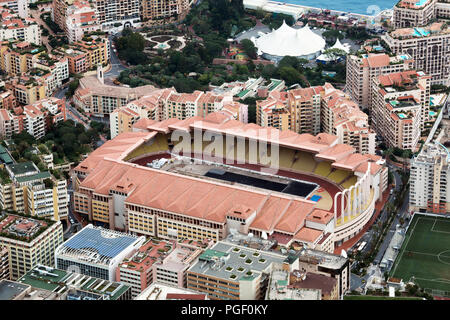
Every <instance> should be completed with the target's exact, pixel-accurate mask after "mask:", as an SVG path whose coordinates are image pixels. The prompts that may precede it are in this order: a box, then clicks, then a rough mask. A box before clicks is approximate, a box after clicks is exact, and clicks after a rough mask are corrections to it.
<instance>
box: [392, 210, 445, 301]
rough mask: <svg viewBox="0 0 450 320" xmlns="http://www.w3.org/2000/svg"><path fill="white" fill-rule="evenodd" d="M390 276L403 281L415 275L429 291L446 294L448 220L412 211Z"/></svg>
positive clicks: (420, 283) (418, 281)
mask: <svg viewBox="0 0 450 320" xmlns="http://www.w3.org/2000/svg"><path fill="white" fill-rule="evenodd" d="M391 276H392V277H395V278H401V279H403V281H405V282H406V281H409V280H410V279H411V277H413V276H414V279H415V282H416V283H417V284H419V286H420V287H422V288H424V289H428V290H427V291H431V292H430V293H432V294H436V295H449V294H450V219H446V218H440V217H439V218H437V217H433V216H426V215H418V214H415V215H414V218H413V220H412V221H411V225H410V226H409V229H408V232H407V234H406V237H405V241H404V242H403V245H402V247H401V249H400V253H399V255H398V256H397V259H396V261H395V264H394V266H393V267H392V269H391ZM440 291H445V292H440ZM440 293H441V294H440Z"/></svg>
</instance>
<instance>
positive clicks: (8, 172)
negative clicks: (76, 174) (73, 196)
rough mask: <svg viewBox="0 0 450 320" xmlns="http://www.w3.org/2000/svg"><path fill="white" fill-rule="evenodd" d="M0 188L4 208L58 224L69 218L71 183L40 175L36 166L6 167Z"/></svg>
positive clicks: (47, 174) (31, 164) (3, 170)
mask: <svg viewBox="0 0 450 320" xmlns="http://www.w3.org/2000/svg"><path fill="white" fill-rule="evenodd" d="M1 170H2V172H3V175H2V180H1V184H0V204H1V206H2V208H3V209H8V210H14V211H17V212H20V213H24V214H29V215H32V216H34V217H45V218H49V219H54V220H57V221H59V220H61V219H67V218H68V205H69V196H68V194H67V181H66V180H65V179H59V180H58V179H55V178H54V177H53V176H52V175H51V174H50V172H48V171H43V172H40V171H39V169H38V168H37V167H36V165H35V164H34V163H33V162H21V163H15V164H9V165H6V166H5V168H2V169H1Z"/></svg>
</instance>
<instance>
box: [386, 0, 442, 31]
mask: <svg viewBox="0 0 450 320" xmlns="http://www.w3.org/2000/svg"><path fill="white" fill-rule="evenodd" d="M448 18H450V1H448V0H423V1H415V0H400V1H399V2H398V3H397V5H395V6H394V12H393V19H392V24H393V26H394V27H395V28H408V27H420V26H423V25H427V24H429V23H430V22H432V21H433V20H436V19H448Z"/></svg>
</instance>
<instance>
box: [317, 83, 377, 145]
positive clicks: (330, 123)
mask: <svg viewBox="0 0 450 320" xmlns="http://www.w3.org/2000/svg"><path fill="white" fill-rule="evenodd" d="M324 89H325V92H324V95H323V97H322V99H321V117H320V118H321V131H322V132H326V133H330V134H334V135H336V136H337V137H338V138H339V143H343V144H346V145H349V146H352V147H353V148H355V150H356V151H357V152H359V153H362V154H367V153H368V154H375V136H376V134H375V132H374V131H373V130H372V129H370V128H369V123H368V116H367V114H365V113H364V112H362V111H361V110H360V109H359V107H358V105H357V104H356V103H355V102H354V101H352V100H351V99H350V97H349V96H348V95H346V94H345V93H344V92H342V91H341V90H337V89H335V88H334V87H333V86H332V85H330V84H329V83H326V84H325V85H324Z"/></svg>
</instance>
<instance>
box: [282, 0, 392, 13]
mask: <svg viewBox="0 0 450 320" xmlns="http://www.w3.org/2000/svg"><path fill="white" fill-rule="evenodd" d="M278 2H281V3H291V4H299V5H302V6H308V7H315V8H322V9H330V10H337V11H343V12H351V13H359V14H366V15H371V16H372V15H377V14H378V13H379V12H380V11H383V10H385V9H392V8H393V7H394V5H395V4H396V3H397V0H378V1H365V0H284V1H278Z"/></svg>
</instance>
